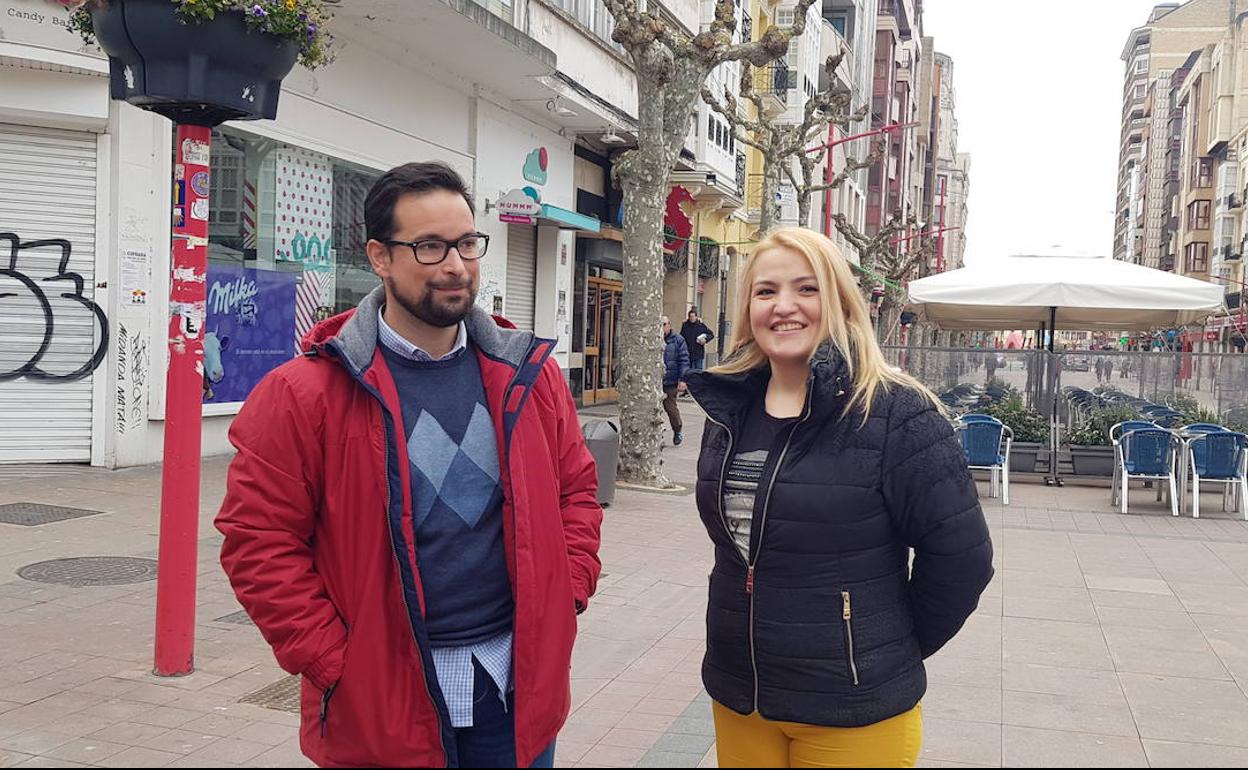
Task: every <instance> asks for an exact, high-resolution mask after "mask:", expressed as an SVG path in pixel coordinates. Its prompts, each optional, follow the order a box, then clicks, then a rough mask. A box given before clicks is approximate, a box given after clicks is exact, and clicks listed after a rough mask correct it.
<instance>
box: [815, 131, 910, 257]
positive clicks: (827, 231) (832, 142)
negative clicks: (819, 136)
mask: <svg viewBox="0 0 1248 770" xmlns="http://www.w3.org/2000/svg"><path fill="white" fill-rule="evenodd" d="M917 125H919V124H918V122H913V123H889V124H888V125H884V126H880V127H879V128H875V129H872V130H870V131H863V132H862V133H860V134H854V135H852V136H846V137H843V138H841V139H837V138H836V124H835V123H829V124H828V141H827V142H826V143H824V144H820V145H815V146H814V147H810V148H808V149H807V150H806V154H807V155H809V154H811V153H814V152H821V151H823V150H828V151H829V152H828V165H827V168H826V169H825V171H824V175H823V183H824V184H832V177H833V176H834V173H833V171H832V153H831V150H832V148H833V147H836V146H837V145H839V144H845V143H846V142H852V141H854V140H855V139H865V138H867V137H868V136H880V135H887V134H892V133H896V132H900V131H904V130H905V129H907V128H914V127H915V126H917ZM823 234H824V235H831V234H832V190H831V188H829V189H827V190H824V192H823Z"/></svg>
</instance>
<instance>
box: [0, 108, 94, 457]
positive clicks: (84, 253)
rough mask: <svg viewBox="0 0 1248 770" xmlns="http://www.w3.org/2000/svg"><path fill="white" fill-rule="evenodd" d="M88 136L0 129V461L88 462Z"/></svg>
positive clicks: (91, 374)
mask: <svg viewBox="0 0 1248 770" xmlns="http://www.w3.org/2000/svg"><path fill="white" fill-rule="evenodd" d="M95 209H96V137H95V135H94V134H89V133H85V132H78V131H64V130H59V129H50V128H35V127H28V126H18V125H10V124H5V123H0V462H7V463H15V462H88V461H90V459H91V387H92V381H93V379H94V376H95V374H94V373H95V372H96V370H97V368H98V367H99V366H100V365H101V364H102V363H103V359H104V353H105V349H106V345H107V340H106V322H105V321H104V316H103V312H102V311H101V310H100V308H99V307H98V306H97V305H96V304H95V303H94V301H93V298H94V287H95Z"/></svg>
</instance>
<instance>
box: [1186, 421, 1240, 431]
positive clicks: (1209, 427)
mask: <svg viewBox="0 0 1248 770" xmlns="http://www.w3.org/2000/svg"><path fill="white" fill-rule="evenodd" d="M1228 430H1229V429H1228V428H1223V427H1222V426H1221V425H1215V424H1213V423H1211V422H1194V423H1192V424H1191V425H1184V426H1183V427H1182V428H1179V431H1180V432H1181V433H1225V432H1227V431H1228Z"/></svg>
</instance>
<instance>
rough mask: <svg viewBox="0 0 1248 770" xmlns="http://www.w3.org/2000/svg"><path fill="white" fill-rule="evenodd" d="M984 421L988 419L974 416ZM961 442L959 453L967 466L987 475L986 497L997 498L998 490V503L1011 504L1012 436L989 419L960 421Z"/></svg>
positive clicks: (1010, 432)
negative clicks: (984, 471) (987, 490)
mask: <svg viewBox="0 0 1248 770" xmlns="http://www.w3.org/2000/svg"><path fill="white" fill-rule="evenodd" d="M975 417H976V418H984V417H987V415H975ZM958 433H959V434H960V435H961V438H962V452H963V454H965V455H966V466H967V467H968V468H971V469H973V470H986V471H988V474H989V475H988V489H989V494H990V495H991V496H993V497H996V496H997V494H998V490H1000V495H1001V502H1002V504H1004V505H1009V504H1010V446H1011V445H1012V444H1013V443H1014V432H1013V431H1011V430H1010V429H1009V428H1008V427H1007V426H1006V425H1005V424H1004V423H1002V422H1001V421H1000V420H997V419H995V418H992V417H987V419H972V420H970V421H966V420H963V421H962V422H961V424H960V425H959V426H958Z"/></svg>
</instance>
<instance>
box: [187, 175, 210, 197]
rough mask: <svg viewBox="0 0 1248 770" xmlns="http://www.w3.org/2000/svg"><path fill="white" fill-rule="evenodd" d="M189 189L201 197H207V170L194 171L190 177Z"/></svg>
mask: <svg viewBox="0 0 1248 770" xmlns="http://www.w3.org/2000/svg"><path fill="white" fill-rule="evenodd" d="M191 189H192V190H194V191H195V194H196V195H198V196H199V197H201V198H207V197H208V172H207V171H196V172H195V175H194V176H192V177H191Z"/></svg>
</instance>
